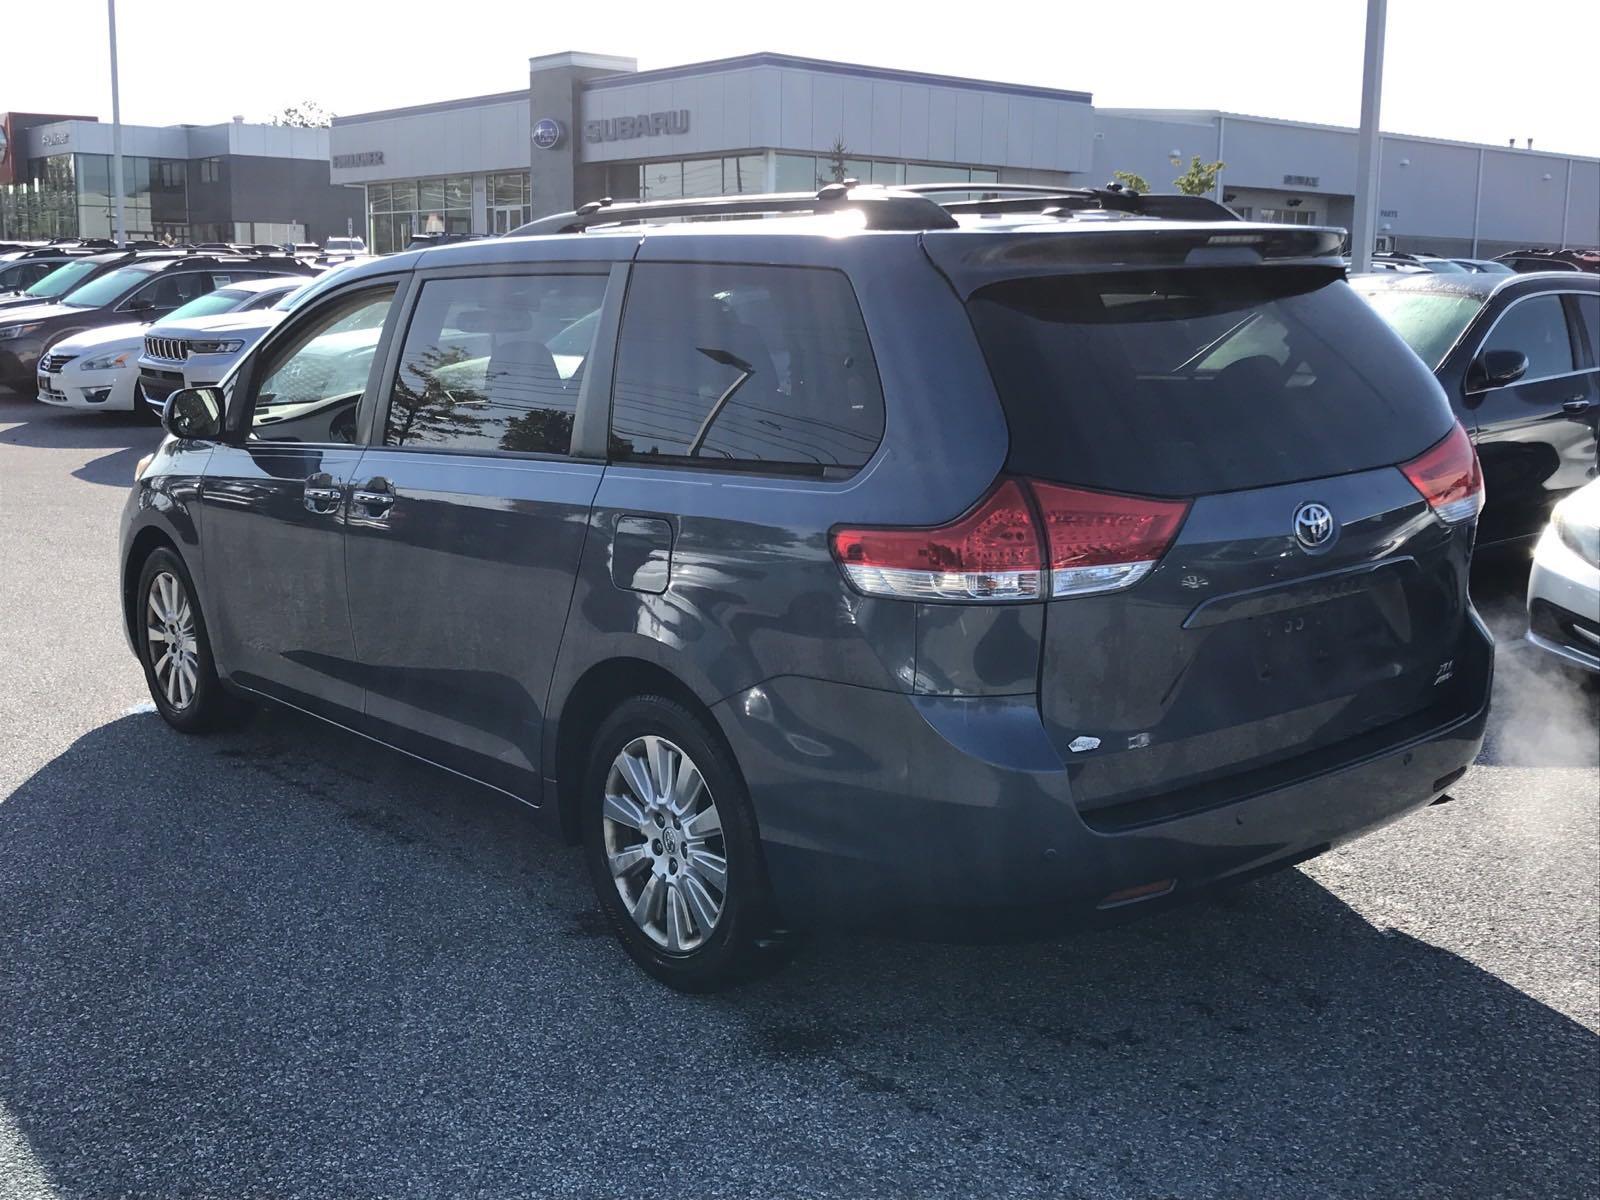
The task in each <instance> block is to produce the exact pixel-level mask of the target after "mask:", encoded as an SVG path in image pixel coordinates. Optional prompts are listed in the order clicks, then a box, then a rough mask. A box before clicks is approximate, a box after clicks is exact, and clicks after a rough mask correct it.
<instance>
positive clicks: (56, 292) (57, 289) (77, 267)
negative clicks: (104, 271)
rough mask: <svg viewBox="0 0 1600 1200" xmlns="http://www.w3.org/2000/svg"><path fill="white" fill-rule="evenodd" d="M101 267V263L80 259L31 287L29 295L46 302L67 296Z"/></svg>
mask: <svg viewBox="0 0 1600 1200" xmlns="http://www.w3.org/2000/svg"><path fill="white" fill-rule="evenodd" d="M99 266H100V264H99V263H94V262H89V261H88V260H87V259H80V260H78V261H77V262H70V263H67V264H66V265H64V266H58V267H57V268H56V269H55V270H53V271H51V272H50V274H48V275H46V276H45V277H44V278H43V279H40V280H39V281H38V282H36V283H34V284H32V285H31V286H29V287H28V289H27V292H28V295H30V296H38V297H40V298H41V299H46V300H53V299H55V298H57V297H58V296H65V295H66V294H67V293H68V292H70V291H71V290H72V289H73V288H75V287H77V286H78V285H79V284H81V283H82V282H83V281H84V280H85V279H87V278H89V276H91V275H93V274H94V273H95V271H96V269H98V268H99Z"/></svg>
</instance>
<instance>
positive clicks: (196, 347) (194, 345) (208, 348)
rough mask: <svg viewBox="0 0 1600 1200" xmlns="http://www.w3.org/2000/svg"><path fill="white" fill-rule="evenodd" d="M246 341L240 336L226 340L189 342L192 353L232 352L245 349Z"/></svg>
mask: <svg viewBox="0 0 1600 1200" xmlns="http://www.w3.org/2000/svg"><path fill="white" fill-rule="evenodd" d="M243 349H244V342H242V341H240V340H239V339H238V338H231V339H228V340H226V341H212V342H194V341H191V342H190V343H189V353H190V354H232V353H233V352H234V351H236V350H243Z"/></svg>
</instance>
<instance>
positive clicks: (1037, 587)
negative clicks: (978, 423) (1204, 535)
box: [833, 479, 1189, 600]
mask: <svg viewBox="0 0 1600 1200" xmlns="http://www.w3.org/2000/svg"><path fill="white" fill-rule="evenodd" d="M1029 492H1031V493H1032V498H1033V501H1034V504H1036V505H1037V515H1036V512H1035V507H1034V504H1030V503H1029V497H1028V494H1027V493H1029ZM1188 508H1189V506H1188V503H1187V502H1186V501H1182V500H1147V499H1143V498H1140V497H1134V496H1113V495H1109V494H1107V493H1104V492H1090V491H1085V490H1083V489H1081V488H1070V487H1062V486H1059V485H1057V484H1051V483H1039V482H1035V481H1023V480H1017V479H1005V480H1002V481H1001V482H1000V483H999V484H998V485H997V486H996V487H995V488H994V489H993V490H992V491H990V492H989V494H988V495H987V496H985V497H984V498H983V499H982V500H981V501H979V502H978V504H976V505H975V506H973V508H972V509H971V511H969V512H968V513H966V514H965V515H964V516H961V517H959V518H957V519H956V520H954V521H951V522H950V523H949V524H948V525H939V526H935V527H933V528H926V529H836V530H834V532H833V553H834V557H835V558H837V559H838V560H839V564H840V565H841V566H842V567H843V568H844V571H845V574H846V575H847V576H848V577H849V579H850V582H851V583H853V584H854V585H855V586H856V588H857V589H859V590H860V591H863V592H866V593H867V594H868V595H873V596H894V597H898V598H901V599H908V600H1037V599H1040V598H1042V597H1044V596H1046V595H1051V596H1081V595H1087V594H1089V593H1092V592H1108V591H1115V590H1116V589H1118V588H1125V587H1129V586H1131V585H1132V584H1134V583H1136V582H1138V580H1140V579H1142V578H1143V577H1144V576H1145V575H1146V574H1148V573H1149V571H1150V569H1151V568H1152V567H1153V566H1155V564H1156V561H1157V560H1158V559H1159V558H1160V557H1161V556H1162V554H1164V553H1165V552H1166V549H1167V547H1168V546H1169V545H1171V544H1172V539H1173V538H1174V537H1175V536H1177V532H1178V526H1179V525H1181V524H1182V523H1183V517H1184V514H1185V513H1186V512H1187V511H1188ZM1041 517H1042V518H1043V522H1044V529H1043V533H1042V535H1041V531H1040V528H1039V519H1040V518H1041ZM1046 547H1048V551H1047V550H1046ZM1046 568H1048V569H1049V574H1050V584H1049V586H1048V589H1047V588H1046V584H1045V571H1046Z"/></svg>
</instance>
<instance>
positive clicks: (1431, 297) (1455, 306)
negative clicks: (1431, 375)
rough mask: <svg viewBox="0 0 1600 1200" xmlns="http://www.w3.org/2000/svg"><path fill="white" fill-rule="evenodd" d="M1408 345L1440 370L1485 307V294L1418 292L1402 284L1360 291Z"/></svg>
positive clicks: (1429, 366) (1431, 367) (1434, 367)
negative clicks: (1440, 365) (1458, 341)
mask: <svg viewBox="0 0 1600 1200" xmlns="http://www.w3.org/2000/svg"><path fill="white" fill-rule="evenodd" d="M1358 294H1359V295H1360V296H1361V298H1362V299H1363V300H1365V301H1366V302H1367V303H1368V304H1370V305H1372V307H1373V310H1374V311H1375V312H1377V314H1378V315H1379V316H1380V317H1382V318H1383V319H1384V320H1385V321H1387V322H1388V323H1389V327H1390V328H1391V329H1393V330H1394V331H1395V332H1396V333H1398V334H1399V335H1400V336H1401V337H1402V338H1404V339H1405V343H1406V345H1408V346H1410V347H1411V349H1412V350H1414V351H1416V355H1417V357H1418V358H1420V359H1421V360H1422V361H1423V362H1425V363H1427V364H1428V369H1429V370H1437V369H1438V366H1439V364H1440V363H1442V362H1443V361H1444V356H1445V355H1446V354H1448V353H1449V352H1450V347H1451V346H1454V345H1455V344H1456V339H1457V338H1459V337H1460V336H1461V333H1462V331H1463V330H1465V329H1466V327H1467V326H1468V325H1470V324H1471V323H1472V318H1473V317H1475V316H1477V315H1478V312H1479V311H1480V310H1481V309H1482V308H1483V297H1482V296H1452V295H1448V294H1446V293H1443V292H1414V291H1410V290H1401V289H1400V288H1388V287H1384V288H1373V289H1371V290H1370V291H1367V290H1364V291H1361V292H1360V293H1358Z"/></svg>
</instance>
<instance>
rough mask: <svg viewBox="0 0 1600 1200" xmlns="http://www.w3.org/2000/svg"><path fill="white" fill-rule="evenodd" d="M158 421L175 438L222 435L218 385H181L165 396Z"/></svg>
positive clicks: (207, 437) (208, 438) (209, 438)
mask: <svg viewBox="0 0 1600 1200" xmlns="http://www.w3.org/2000/svg"><path fill="white" fill-rule="evenodd" d="M161 424H162V426H163V427H164V428H165V429H166V431H167V432H168V433H170V434H171V435H172V436H173V437H175V438H183V439H184V440H186V441H187V440H199V441H209V440H211V439H213V438H218V437H221V436H222V389H221V388H214V387H202V388H183V389H182V390H180V391H176V392H173V393H172V395H170V396H168V397H167V406H166V408H164V409H162V411H161Z"/></svg>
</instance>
